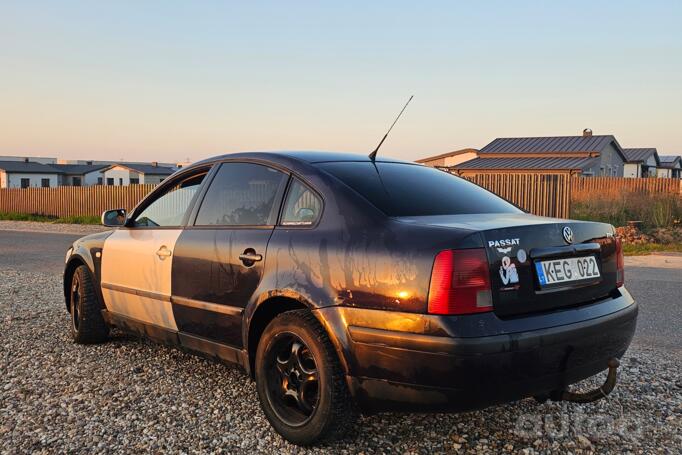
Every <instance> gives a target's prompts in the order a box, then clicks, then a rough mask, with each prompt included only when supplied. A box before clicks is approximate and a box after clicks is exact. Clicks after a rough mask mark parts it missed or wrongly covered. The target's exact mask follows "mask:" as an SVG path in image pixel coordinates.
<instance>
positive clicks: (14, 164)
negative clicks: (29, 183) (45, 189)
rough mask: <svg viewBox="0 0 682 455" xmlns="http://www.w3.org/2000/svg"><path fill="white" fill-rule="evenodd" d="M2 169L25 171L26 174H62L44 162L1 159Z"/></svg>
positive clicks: (17, 171) (16, 171)
mask: <svg viewBox="0 0 682 455" xmlns="http://www.w3.org/2000/svg"><path fill="white" fill-rule="evenodd" d="M0 169H2V170H3V171H5V172H14V173H24V174H61V173H62V172H61V171H60V170H58V169H55V168H53V167H52V166H50V165H47V164H42V163H34V162H32V161H29V162H28V163H27V162H25V161H0Z"/></svg>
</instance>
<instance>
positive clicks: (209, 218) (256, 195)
mask: <svg viewBox="0 0 682 455" xmlns="http://www.w3.org/2000/svg"><path fill="white" fill-rule="evenodd" d="M286 181H287V175H286V174H285V173H283V172H280V171H278V170H275V169H272V168H269V167H267V166H262V165H260V164H252V163H223V164H222V166H220V169H219V170H218V173H217V174H216V176H215V178H214V179H213V181H212V182H211V186H210V187H209V189H208V191H207V192H206V196H205V197H204V201H203V202H202V203H201V208H200V209H199V213H198V214H197V220H196V222H195V223H194V224H195V225H196V226H268V225H272V224H275V219H276V218H277V209H278V208H279V200H280V198H279V197H277V196H278V195H280V196H281V194H282V192H283V191H284V186H285V184H286Z"/></svg>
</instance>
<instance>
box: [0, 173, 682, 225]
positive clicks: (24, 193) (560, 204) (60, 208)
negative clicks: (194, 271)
mask: <svg viewBox="0 0 682 455" xmlns="http://www.w3.org/2000/svg"><path fill="white" fill-rule="evenodd" d="M465 178H466V179H468V180H470V181H472V182H474V183H476V184H478V185H480V186H482V187H484V188H486V189H488V190H490V191H492V192H493V193H496V194H498V195H500V196H501V197H503V198H505V199H507V200H508V201H511V202H512V203H514V204H516V205H518V206H519V207H521V208H523V209H525V210H528V211H529V212H531V213H534V214H536V215H543V216H553V217H559V218H568V217H569V215H570V206H571V195H577V194H582V195H585V194H590V193H593V194H598V193H602V194H603V193H608V192H612V191H616V192H617V191H621V192H625V191H641V192H647V193H669V194H670V193H672V194H682V181H680V180H678V179H662V178H661V179H658V178H648V179H634V178H618V177H570V176H568V175H564V174H550V175H541V174H478V175H470V176H466V177H465ZM153 188H154V185H130V186H101V185H98V186H87V187H73V186H60V187H56V188H26V189H20V188H11V189H0V212H5V213H6V212H15V213H29V214H40V215H49V216H60V217H61V216H72V215H94V216H99V215H100V214H101V213H102V212H103V211H104V210H108V209H112V208H125V209H127V210H130V209H132V208H133V207H134V206H135V205H136V204H137V203H138V202H139V201H140V200H141V199H142V198H143V197H144V196H145V195H146V194H147V193H148V192H149V191H151V190H152V189H153Z"/></svg>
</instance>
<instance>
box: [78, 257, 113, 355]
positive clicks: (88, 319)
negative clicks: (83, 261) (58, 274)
mask: <svg viewBox="0 0 682 455" xmlns="http://www.w3.org/2000/svg"><path fill="white" fill-rule="evenodd" d="M69 298H70V301H69V312H70V313H71V336H72V337H73V340H74V341H75V342H76V343H79V344H92V343H101V342H103V341H106V340H107V338H109V327H108V326H107V324H106V322H104V318H103V317H102V311H101V308H100V305H99V301H98V300H97V295H95V286H94V283H93V280H92V275H91V274H90V270H88V268H87V267H86V266H85V265H81V266H79V267H78V268H76V271H75V272H74V274H73V277H72V278H71V287H70V291H69Z"/></svg>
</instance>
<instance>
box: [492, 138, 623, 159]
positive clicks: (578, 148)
mask: <svg viewBox="0 0 682 455" xmlns="http://www.w3.org/2000/svg"><path fill="white" fill-rule="evenodd" d="M612 142H613V143H615V144H616V146H617V148H619V149H620V150H622V149H621V148H620V145H618V141H616V138H615V137H613V136H612V135H604V136H555V137H499V138H497V139H495V140H494V141H492V142H491V143H490V144H488V145H486V146H485V147H483V148H482V149H481V151H480V153H481V154H485V153H549V152H553V153H560V152H599V151H601V150H603V149H604V148H605V147H606V146H607V145H609V144H611V143H612Z"/></svg>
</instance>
